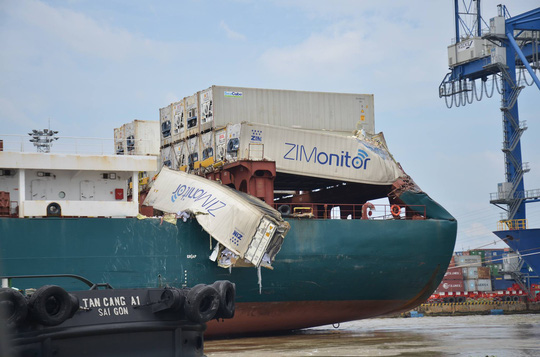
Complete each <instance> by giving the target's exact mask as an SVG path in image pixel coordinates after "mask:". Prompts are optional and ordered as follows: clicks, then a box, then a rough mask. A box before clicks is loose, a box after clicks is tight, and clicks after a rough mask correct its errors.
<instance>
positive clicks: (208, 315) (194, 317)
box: [184, 284, 219, 323]
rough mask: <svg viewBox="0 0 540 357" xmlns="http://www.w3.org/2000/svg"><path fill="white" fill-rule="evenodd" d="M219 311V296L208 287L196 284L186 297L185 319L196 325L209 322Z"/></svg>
mask: <svg viewBox="0 0 540 357" xmlns="http://www.w3.org/2000/svg"><path fill="white" fill-rule="evenodd" d="M218 309H219V294H218V292H217V291H216V289H214V288H213V287H212V286H210V285H204V284H198V285H195V286H194V287H193V288H191V289H190V290H189V292H188V294H187V296H186V302H185V304H184V310H185V312H186V317H187V318H188V319H189V320H190V321H193V322H196V323H204V322H207V321H210V320H212V319H213V318H214V316H215V315H216V312H217V311H218Z"/></svg>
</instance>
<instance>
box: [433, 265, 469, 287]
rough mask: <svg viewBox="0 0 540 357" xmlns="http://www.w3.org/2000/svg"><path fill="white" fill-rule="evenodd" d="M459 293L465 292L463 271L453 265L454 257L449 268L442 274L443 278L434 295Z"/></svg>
mask: <svg viewBox="0 0 540 357" xmlns="http://www.w3.org/2000/svg"><path fill="white" fill-rule="evenodd" d="M461 291H465V285H464V283H463V269H462V268H460V267H457V266H456V265H455V262H454V257H452V261H451V262H450V266H449V267H448V270H447V271H446V273H445V274H444V278H443V280H442V281H441V284H440V285H439V287H438V288H437V290H436V293H438V294H440V293H450V292H451V293H455V292H461Z"/></svg>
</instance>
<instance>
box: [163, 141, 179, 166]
mask: <svg viewBox="0 0 540 357" xmlns="http://www.w3.org/2000/svg"><path fill="white" fill-rule="evenodd" d="M162 166H167V167H168V168H171V169H173V170H176V169H177V167H176V163H175V152H174V149H173V147H172V146H168V147H166V148H162V149H161V162H160V165H159V167H162Z"/></svg>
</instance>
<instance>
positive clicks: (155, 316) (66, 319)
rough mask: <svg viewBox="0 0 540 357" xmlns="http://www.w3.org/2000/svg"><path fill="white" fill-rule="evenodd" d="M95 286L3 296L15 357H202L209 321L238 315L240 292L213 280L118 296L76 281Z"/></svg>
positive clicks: (0, 305)
mask: <svg viewBox="0 0 540 357" xmlns="http://www.w3.org/2000/svg"><path fill="white" fill-rule="evenodd" d="M59 277H72V278H76V279H78V280H79V281H82V282H84V283H86V284H88V285H89V286H90V289H89V290H81V291H70V292H67V291H66V290H65V289H63V288H62V287H60V286H58V285H44V286H42V287H40V288H38V289H37V290H35V291H33V289H31V290H28V289H27V290H26V292H25V293H24V294H23V293H21V292H20V291H18V290H16V289H13V288H1V289H0V313H2V317H3V318H4V319H5V322H6V325H7V327H8V331H7V337H8V341H7V342H8V347H7V348H6V347H3V348H6V350H5V351H4V350H1V352H3V353H4V354H7V355H13V356H53V355H54V356H78V355H80V356H104V355H107V356H121V355H129V356H171V355H174V356H203V350H204V348H203V341H204V338H203V335H204V331H205V329H206V322H208V321H210V320H212V319H216V320H219V319H221V320H223V319H229V318H232V317H233V316H234V312H235V303H234V299H235V292H236V290H235V285H234V284H233V283H231V282H229V281H216V282H214V283H213V284H211V285H204V284H198V285H196V286H194V287H192V288H184V289H176V288H169V287H166V288H151V289H113V288H112V287H111V286H110V285H109V284H93V283H91V282H90V281H88V280H87V279H85V278H82V277H79V276H75V275H60V276H19V277H13V276H10V277H3V279H9V280H10V281H11V280H15V279H18V278H40V279H43V278H45V279H46V278H59Z"/></svg>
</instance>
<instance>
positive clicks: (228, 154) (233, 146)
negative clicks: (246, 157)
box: [225, 124, 242, 162]
mask: <svg viewBox="0 0 540 357" xmlns="http://www.w3.org/2000/svg"><path fill="white" fill-rule="evenodd" d="M241 129H242V124H230V125H227V145H226V147H225V160H227V161H229V162H230V161H235V160H237V158H238V150H240V130H241Z"/></svg>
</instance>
